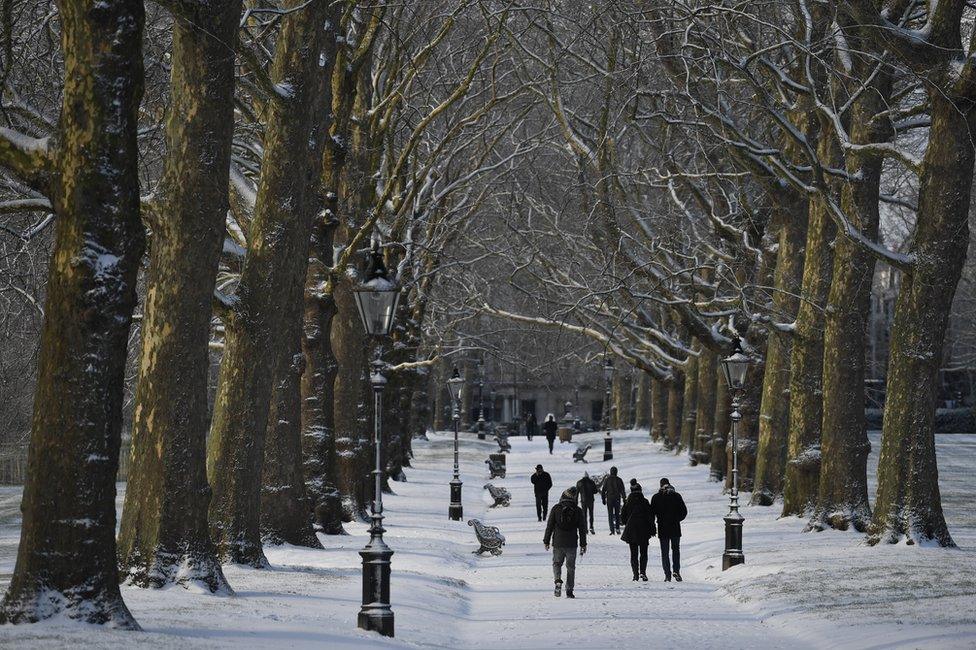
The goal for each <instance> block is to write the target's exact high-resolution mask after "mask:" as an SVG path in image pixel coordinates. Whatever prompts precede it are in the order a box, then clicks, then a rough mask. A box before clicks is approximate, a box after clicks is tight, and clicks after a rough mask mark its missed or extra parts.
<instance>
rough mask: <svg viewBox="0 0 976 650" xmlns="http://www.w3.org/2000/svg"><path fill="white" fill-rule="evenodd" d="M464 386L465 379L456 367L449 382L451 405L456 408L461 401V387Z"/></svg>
mask: <svg viewBox="0 0 976 650" xmlns="http://www.w3.org/2000/svg"><path fill="white" fill-rule="evenodd" d="M463 384H464V379H463V378H462V377H461V373H460V372H458V369H457V366H455V367H454V372H453V373H452V374H451V378H450V379H448V380H447V392H449V393H450V394H451V404H453V405H454V406H455V407H456V406H457V404H458V402H460V401H461V386H462V385H463Z"/></svg>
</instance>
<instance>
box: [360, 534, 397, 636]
mask: <svg viewBox="0 0 976 650" xmlns="http://www.w3.org/2000/svg"><path fill="white" fill-rule="evenodd" d="M381 543H382V542H381ZM384 546H385V544H384ZM359 555H361V556H362V558H363V606H362V608H361V609H360V610H359V627H360V629H363V630H370V631H372V632H379V633H380V634H381V635H383V636H389V637H392V636H393V610H392V609H390V557H392V556H393V551H391V550H390V549H389V548H379V549H373V548H369V547H367V548H365V549H363V550H362V551H360V552H359Z"/></svg>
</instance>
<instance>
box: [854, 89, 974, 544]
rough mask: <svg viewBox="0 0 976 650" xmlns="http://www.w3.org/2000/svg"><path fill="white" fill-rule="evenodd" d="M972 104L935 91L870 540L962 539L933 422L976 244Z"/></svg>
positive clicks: (899, 305)
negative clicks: (949, 509) (950, 510)
mask: <svg viewBox="0 0 976 650" xmlns="http://www.w3.org/2000/svg"><path fill="white" fill-rule="evenodd" d="M962 101H963V102H965V105H966V108H965V109H961V108H960V105H959V104H958V103H957V102H955V101H953V100H952V98H947V97H945V96H944V95H942V94H941V91H940V90H938V89H933V90H930V91H929V102H930V106H931V119H932V127H931V132H930V137H929V143H928V147H927V148H926V150H925V157H924V159H923V170H922V174H921V177H920V179H919V201H918V220H917V223H916V227H915V238H914V240H913V242H912V248H911V252H912V254H913V255H914V257H915V260H916V261H915V266H914V267H913V268H912V272H911V273H910V274H909V273H906V274H905V275H904V276H902V285H901V289H900V290H899V292H898V299H897V301H896V304H895V316H894V321H893V323H892V336H891V348H890V352H889V356H888V384H887V399H886V407H885V414H884V428H883V430H882V434H881V458H880V461H879V464H878V491H877V498H876V499H875V512H874V517H873V519H872V521H871V525H870V530H869V535H868V540H869V541H870V542H871V543H878V542H888V543H895V542H897V541H899V540H901V539H905V540H907V541H908V542H909V543H917V542H930V541H935V542H937V543H938V544H939V545H940V546H955V544H954V542H953V541H952V537H951V536H950V534H949V529H948V527H947V526H946V522H945V516H944V514H943V512H942V499H941V495H940V493H939V472H938V467H937V464H936V457H935V435H934V431H933V428H932V425H933V422H934V420H935V409H936V405H937V404H938V398H939V395H938V386H939V382H938V372H939V367H940V365H941V362H942V350H943V344H944V342H945V331H946V326H947V324H948V320H949V313H950V310H951V307H952V299H953V297H954V296H955V292H956V286H957V284H958V283H959V277H960V275H961V273H962V267H963V264H964V262H965V259H966V250H967V247H968V245H969V196H970V191H971V189H972V180H973V159H974V152H973V144H972V140H971V138H970V134H971V133H973V130H974V127H976V111H974V110H973V109H972V108H971V99H964V100H962Z"/></svg>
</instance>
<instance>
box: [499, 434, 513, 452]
mask: <svg viewBox="0 0 976 650" xmlns="http://www.w3.org/2000/svg"><path fill="white" fill-rule="evenodd" d="M495 442H497V443H498V451H500V452H502V453H508V452H510V451H512V443H510V442H509V441H508V434H507V433H496V434H495Z"/></svg>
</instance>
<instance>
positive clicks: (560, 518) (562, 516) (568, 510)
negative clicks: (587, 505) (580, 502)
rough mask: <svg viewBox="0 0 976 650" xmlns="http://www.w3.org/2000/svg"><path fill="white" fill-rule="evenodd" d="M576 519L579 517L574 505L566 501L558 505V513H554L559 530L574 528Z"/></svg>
mask: <svg viewBox="0 0 976 650" xmlns="http://www.w3.org/2000/svg"><path fill="white" fill-rule="evenodd" d="M578 521H579V517H578V516H577V513H576V506H574V505H572V504H571V503H567V504H564V505H562V506H560V507H559V514H558V515H556V525H557V526H558V527H559V529H560V530H573V529H574V528H576V524H577V522H578Z"/></svg>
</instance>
